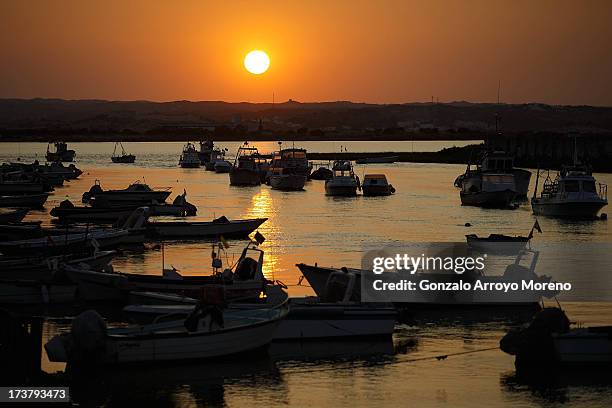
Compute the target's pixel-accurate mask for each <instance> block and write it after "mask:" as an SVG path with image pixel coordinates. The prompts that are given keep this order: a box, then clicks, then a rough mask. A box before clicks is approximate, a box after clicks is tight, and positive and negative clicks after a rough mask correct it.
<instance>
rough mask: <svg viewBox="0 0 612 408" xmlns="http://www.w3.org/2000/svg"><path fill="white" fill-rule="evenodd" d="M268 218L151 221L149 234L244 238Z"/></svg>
mask: <svg viewBox="0 0 612 408" xmlns="http://www.w3.org/2000/svg"><path fill="white" fill-rule="evenodd" d="M266 220H267V218H253V219H245V220H228V219H227V218H225V217H219V218H217V219H215V220H213V221H208V222H207V221H149V222H148V223H147V231H148V234H149V235H151V236H155V237H161V238H184V239H200V238H214V237H219V236H223V237H225V238H242V237H246V236H248V235H249V234H250V233H251V232H253V231H255V230H256V229H257V228H258V227H259V226H260V225H261V224H263V223H264V222H265V221H266Z"/></svg>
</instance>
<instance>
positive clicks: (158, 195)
mask: <svg viewBox="0 0 612 408" xmlns="http://www.w3.org/2000/svg"><path fill="white" fill-rule="evenodd" d="M170 194H171V192H170V191H150V192H142V191H139V192H131V191H112V190H111V191H103V192H100V193H93V194H91V195H89V194H88V193H85V194H83V199H82V201H83V203H89V202H90V200H92V199H93V200H94V201H95V200H98V201H104V202H106V203H109V204H113V203H132V204H134V203H139V204H148V203H152V202H153V201H157V202H158V203H163V202H165V201H166V199H167V198H168V197H169V196H170Z"/></svg>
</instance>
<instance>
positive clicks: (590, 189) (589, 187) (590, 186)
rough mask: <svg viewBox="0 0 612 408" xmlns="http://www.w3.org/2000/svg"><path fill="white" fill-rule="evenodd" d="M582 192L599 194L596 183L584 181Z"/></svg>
mask: <svg viewBox="0 0 612 408" xmlns="http://www.w3.org/2000/svg"><path fill="white" fill-rule="evenodd" d="M582 191H584V192H586V193H597V188H596V187H595V181H593V180H584V181H583V182H582Z"/></svg>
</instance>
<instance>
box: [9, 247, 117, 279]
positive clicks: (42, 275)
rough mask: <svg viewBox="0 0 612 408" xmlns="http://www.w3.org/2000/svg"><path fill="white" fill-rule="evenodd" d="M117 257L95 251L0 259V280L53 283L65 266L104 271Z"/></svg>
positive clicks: (112, 252) (106, 252) (108, 252)
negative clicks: (87, 253)
mask: <svg viewBox="0 0 612 408" xmlns="http://www.w3.org/2000/svg"><path fill="white" fill-rule="evenodd" d="M116 255H117V253H116V252H115V251H97V252H94V253H93V254H92V255H75V254H68V255H58V256H51V257H46V256H44V255H42V254H31V255H26V256H21V257H18V258H17V257H15V258H6V257H2V258H1V259H0V279H5V280H6V279H18V280H35V281H39V282H53V281H54V279H55V277H56V276H57V275H61V273H58V271H60V270H61V269H62V268H63V267H64V266H65V265H68V266H72V267H75V268H76V267H80V268H84V267H86V268H87V269H89V270H93V271H101V270H103V269H105V268H106V267H107V266H108V265H109V264H110V262H111V261H112V260H113V258H114V257H115V256H116Z"/></svg>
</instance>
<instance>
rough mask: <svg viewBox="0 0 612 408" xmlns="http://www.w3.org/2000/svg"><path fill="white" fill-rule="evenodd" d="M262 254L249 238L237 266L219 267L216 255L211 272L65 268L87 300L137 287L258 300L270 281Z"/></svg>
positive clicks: (121, 295)
mask: <svg viewBox="0 0 612 408" xmlns="http://www.w3.org/2000/svg"><path fill="white" fill-rule="evenodd" d="M213 248H214V247H213ZM263 258H264V252H263V250H261V249H259V248H258V247H257V246H256V245H255V244H254V243H252V242H249V244H247V246H246V247H245V248H244V250H243V251H242V254H241V255H240V258H239V259H238V261H237V263H236V266H235V268H234V270H232V269H230V268H226V269H224V270H223V271H219V269H220V268H221V267H222V263H221V258H220V257H216V256H215V258H213V267H214V270H213V274H212V275H182V274H180V273H179V271H178V270H176V269H175V268H172V269H165V268H164V269H163V273H162V275H141V274H133V273H118V272H110V273H108V272H97V271H91V270H87V269H82V268H78V267H64V268H63V272H64V273H65V274H66V276H68V277H69V278H70V280H71V281H72V282H74V283H76V284H78V286H79V294H80V296H82V298H83V299H86V300H97V299H122V298H125V297H127V296H128V293H129V292H134V291H137V292H161V293H173V294H178V295H181V296H187V297H192V298H195V299H200V300H201V299H203V298H211V299H213V298H214V299H217V298H219V297H221V298H222V299H224V300H227V301H236V300H241V301H256V300H258V299H259V298H260V296H261V294H262V292H263V291H264V288H265V285H266V282H267V280H266V279H265V277H264V275H263V269H262V266H263Z"/></svg>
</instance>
